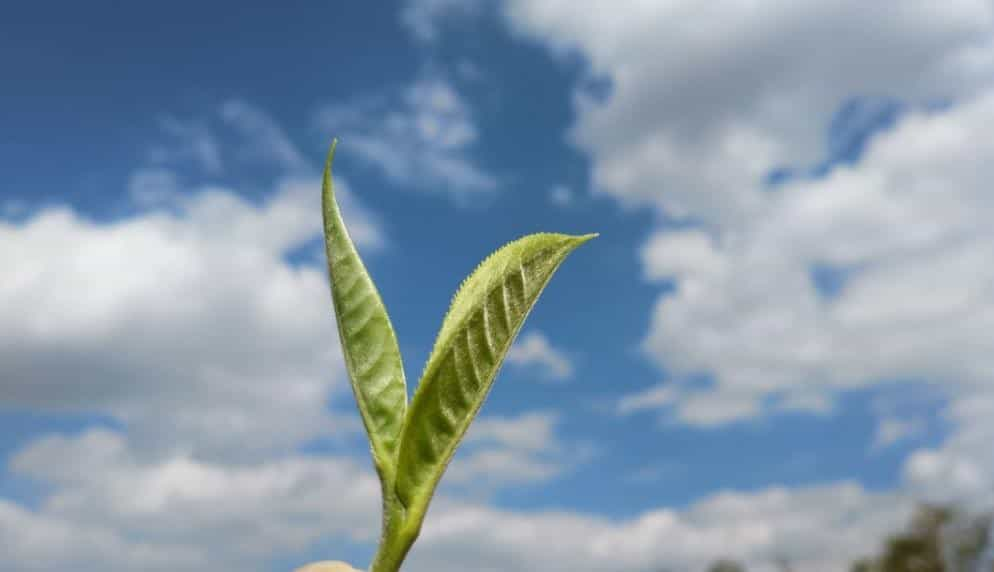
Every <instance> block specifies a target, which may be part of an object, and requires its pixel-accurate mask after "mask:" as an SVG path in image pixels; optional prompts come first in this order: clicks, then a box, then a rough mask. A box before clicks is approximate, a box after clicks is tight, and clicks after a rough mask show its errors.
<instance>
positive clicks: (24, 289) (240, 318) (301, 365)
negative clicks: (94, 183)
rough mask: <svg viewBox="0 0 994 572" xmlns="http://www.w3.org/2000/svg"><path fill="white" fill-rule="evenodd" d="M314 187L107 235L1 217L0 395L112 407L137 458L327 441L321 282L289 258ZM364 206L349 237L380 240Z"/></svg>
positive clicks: (206, 199)
mask: <svg viewBox="0 0 994 572" xmlns="http://www.w3.org/2000/svg"><path fill="white" fill-rule="evenodd" d="M319 188H320V186H319V184H318V181H317V180H310V181H302V180H287V181H285V182H284V183H282V184H280V185H279V187H278V189H277V191H276V192H275V193H274V194H273V195H272V196H271V197H270V198H269V199H268V200H267V201H266V202H265V203H264V204H262V205H259V206H257V205H253V204H250V203H248V202H246V201H244V200H243V199H241V198H240V197H239V196H237V195H236V194H234V193H233V192H231V191H228V190H225V189H220V188H213V189H205V190H202V191H200V192H197V193H194V194H189V195H184V196H183V197H182V198H180V199H178V201H179V202H178V203H176V204H173V205H172V206H173V207H174V210H173V211H171V212H169V213H167V212H165V211H158V210H152V211H147V212H145V213H143V214H141V215H139V216H136V217H134V218H130V219H124V220H121V221H119V222H115V223H112V224H106V225H103V224H97V223H93V222H90V221H88V220H86V219H84V218H82V217H81V216H79V215H78V214H76V213H75V212H73V211H72V210H70V209H67V208H64V207H58V208H49V209H45V210H42V211H40V212H38V213H36V214H35V215H34V216H32V217H31V218H29V219H27V220H26V221H24V222H23V223H20V224H13V223H2V222H0V255H2V256H3V259H4V260H6V261H8V264H9V269H8V272H7V275H6V277H5V279H4V280H3V281H2V284H0V319H2V321H3V324H4V328H3V329H2V331H0V363H2V365H0V370H2V373H0V377H2V378H3V379H4V383H3V384H0V401H3V403H5V404H6V405H8V406H11V407H21V408H28V409H37V410H49V411H67V410H74V411H82V412H103V413H107V414H109V415H111V416H113V417H115V418H117V419H119V420H120V421H122V422H124V423H125V424H126V426H127V428H128V432H129V433H128V434H129V437H130V438H132V439H136V440H137V441H136V442H138V443H140V444H142V447H141V449H142V450H145V451H151V450H154V449H158V448H172V447H187V448H189V450H190V451H191V452H192V453H194V454H196V455H199V456H207V457H208V458H219V457H223V458H234V457H242V456H254V455H257V454H266V453H270V452H272V451H274V450H280V449H282V448H285V447H287V446H290V445H294V444H296V443H299V442H300V441H301V440H304V439H307V438H309V437H313V436H316V435H319V434H326V433H327V432H329V431H331V430H332V428H333V424H332V422H331V420H330V418H329V417H328V416H327V414H326V412H325V403H326V400H327V399H328V397H329V395H330V392H331V391H332V389H333V388H334V387H336V383H340V382H339V381H336V380H341V379H342V365H341V359H340V355H339V352H338V350H337V348H336V345H335V340H336V339H337V335H336V332H335V326H334V320H333V318H332V315H331V314H330V311H331V310H330V306H329V305H328V303H329V298H328V296H329V295H328V291H327V282H326V278H325V274H324V272H323V270H322V269H321V268H320V267H316V268H315V267H299V268H294V267H291V266H289V265H288V264H287V263H286V262H285V261H284V259H283V257H284V255H285V254H287V253H288V252H290V251H292V250H293V249H294V248H297V247H298V246H300V245H303V244H306V243H307V242H308V241H311V240H313V239H315V238H316V237H318V236H320V228H321V226H320V225H321V221H320V207H319V204H320V199H319ZM341 191H342V192H343V195H345V196H347V195H348V191H347V187H346V186H345V185H344V184H343V185H341ZM349 200H350V201H351V199H349ZM354 206H355V205H354ZM361 212H362V211H361V210H357V209H354V208H353V209H352V213H351V214H350V219H349V220H350V227H351V228H352V229H353V230H354V233H353V235H354V236H355V237H356V239H357V240H359V241H360V246H362V245H365V246H367V247H369V246H375V245H376V244H378V242H379V241H380V240H381V239H380V233H379V231H378V230H377V228H376V226H375V224H374V223H372V222H370V221H369V220H363V218H362V217H361V216H356V215H361ZM322 310H323V311H322ZM339 387H341V386H339ZM165 428H169V430H168V431H166V430H164V429H165Z"/></svg>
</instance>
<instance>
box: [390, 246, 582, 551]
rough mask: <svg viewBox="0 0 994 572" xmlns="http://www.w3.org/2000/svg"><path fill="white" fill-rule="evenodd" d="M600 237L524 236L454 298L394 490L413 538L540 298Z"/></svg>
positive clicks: (407, 425) (407, 426)
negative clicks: (576, 253) (572, 258)
mask: <svg viewBox="0 0 994 572" xmlns="http://www.w3.org/2000/svg"><path fill="white" fill-rule="evenodd" d="M594 236H596V235H586V236H568V235H565V234H546V233H542V234H533V235H529V236H526V237H523V238H520V239H518V240H516V241H514V242H512V243H510V244H507V245H506V246H504V247H503V248H501V249H500V250H498V251H496V252H495V253H493V254H492V255H490V256H489V257H488V258H487V259H486V260H484V261H483V263H482V264H480V266H479V267H477V269H476V270H475V271H474V272H473V274H471V275H470V276H469V278H467V279H466V281H465V282H463V284H462V286H461V287H460V289H459V291H458V292H457V293H456V295H455V296H454V297H453V299H452V305H451V307H450V308H449V312H448V313H447V314H446V316H445V320H444V321H443V322H442V328H441V330H440V331H439V334H438V338H437V339H436V341H435V346H434V349H433V350H432V353H431V356H430V357H429V358H428V363H427V365H426V366H425V371H424V374H423V375H422V377H421V381H420V382H419V384H418V389H417V392H416V393H415V395H414V399H413V401H412V402H411V408H410V410H409V412H408V414H407V418H406V420H405V422H404V428H403V431H402V433H401V439H400V449H399V453H398V457H397V458H398V472H397V480H396V485H395V491H396V494H397V498H398V500H399V501H400V502H401V504H402V505H403V506H404V507H405V509H406V511H405V512H406V515H405V521H406V522H405V528H406V529H407V530H408V531H409V533H410V534H414V535H416V534H417V531H418V530H419V529H420V526H421V521H422V520H423V519H424V515H425V512H426V510H427V508H428V503H429V501H430V500H431V496H432V494H433V493H434V490H435V487H436V485H437V484H438V481H439V479H440V478H441V477H442V473H443V472H444V471H445V467H446V466H447V465H448V463H449V460H450V459H451V458H452V455H453V453H454V452H455V450H456V447H457V446H458V445H459V441H460V440H461V439H462V437H463V435H464V434H465V433H466V429H467V428H469V425H470V423H471V422H472V421H473V418H474V417H475V416H476V413H477V411H479V409H480V406H482V405H483V401H484V399H486V396H487V393H488V392H489V390H490V387H491V385H492V384H493V380H494V377H495V376H496V375H497V371H498V370H499V369H500V366H501V363H502V362H503V360H504V356H505V354H506V353H507V350H508V349H509V348H510V347H511V343H512V342H513V341H514V338H515V336H516V335H517V333H518V330H520V329H521V325H522V323H524V321H525V318H526V317H527V316H528V313H529V312H530V311H531V308H532V306H533V305H534V304H535V301H536V300H537V299H538V296H539V294H541V292H542V290H543V289H544V288H545V285H546V284H547V283H548V282H549V279H551V278H552V275H553V273H554V272H555V271H556V269H557V268H558V267H559V265H560V264H561V263H562V262H563V260H564V259H565V258H566V256H567V255H568V254H569V253H570V252H572V251H573V249H575V248H576V247H578V246H580V245H581V244H583V243H584V242H586V241H588V240H590V239H591V238H593V237H594Z"/></svg>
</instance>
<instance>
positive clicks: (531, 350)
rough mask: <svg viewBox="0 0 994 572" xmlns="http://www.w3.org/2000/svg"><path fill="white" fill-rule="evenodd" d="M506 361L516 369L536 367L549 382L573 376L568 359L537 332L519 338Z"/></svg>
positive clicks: (543, 335) (508, 353) (571, 366)
mask: <svg viewBox="0 0 994 572" xmlns="http://www.w3.org/2000/svg"><path fill="white" fill-rule="evenodd" d="M506 361H507V363H510V364H512V365H514V366H517V367H537V368H539V370H540V371H541V372H542V375H543V377H544V379H547V380H551V381H564V380H566V379H569V377H570V376H572V375H573V363H572V362H571V361H570V359H569V358H568V357H567V356H566V354H565V353H563V352H562V350H559V349H556V348H554V347H553V346H552V344H551V343H550V342H549V338H547V337H546V336H545V334H543V333H542V332H539V331H537V330H533V331H530V332H528V333H526V334H525V335H523V336H521V337H520V338H519V339H518V340H517V341H516V342H515V343H514V345H513V346H511V349H510V351H508V352H507V357H506Z"/></svg>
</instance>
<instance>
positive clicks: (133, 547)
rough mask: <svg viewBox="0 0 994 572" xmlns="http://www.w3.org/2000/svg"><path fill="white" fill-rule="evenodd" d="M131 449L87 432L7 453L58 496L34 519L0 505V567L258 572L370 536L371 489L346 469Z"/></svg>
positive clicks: (374, 513) (325, 463) (374, 516)
mask: <svg viewBox="0 0 994 572" xmlns="http://www.w3.org/2000/svg"><path fill="white" fill-rule="evenodd" d="M136 446H137V445H136V444H135V443H134V442H132V441H130V440H128V439H126V438H125V437H124V436H122V435H119V434H116V433H112V432H108V431H104V430H91V431H89V432H86V433H83V434H81V435H79V436H77V437H72V438H67V437H48V438H44V439H41V440H38V441H35V442H34V443H32V444H31V445H30V446H28V447H27V448H26V449H24V450H23V451H21V452H20V453H19V454H17V455H15V456H14V458H13V459H12V461H11V463H10V466H11V469H12V470H13V471H14V472H15V473H16V474H20V475H23V476H28V477H32V478H35V479H38V480H40V481H43V482H47V483H51V484H55V485H57V488H56V489H55V492H54V493H53V494H52V495H50V496H49V497H48V498H46V499H45V500H44V502H43V503H42V505H41V506H40V507H39V509H38V510H37V511H31V510H28V509H24V508H21V507H18V506H16V505H12V504H10V503H5V502H4V501H0V540H4V546H9V547H14V553H13V554H10V553H7V554H5V566H14V570H16V571H20V570H25V571H27V570H56V569H62V568H72V569H74V570H94V571H96V570H135V569H141V570H179V571H191V572H193V571H203V572H206V571H207V570H217V569H225V570H234V569H240V570H264V569H267V564H266V562H267V561H268V560H269V559H271V558H273V557H274V556H278V555H286V554H291V555H292V554H293V553H295V552H297V551H301V550H303V549H304V548H306V547H307V546H308V545H309V544H311V543H313V542H316V541H318V540H320V539H322V538H324V537H327V536H331V537H341V538H350V539H352V540H353V541H361V542H369V541H371V540H373V539H374V538H375V537H376V534H377V531H378V527H379V523H378V522H377V520H378V508H379V483H378V482H377V481H376V478H375V476H373V475H372V474H371V472H370V471H368V470H360V469H359V468H358V467H357V466H356V464H355V463H354V462H352V461H348V460H344V459H335V458H331V459H325V458H319V457H312V458H304V457H289V458H284V459H275V460H274V459H270V460H267V461H265V462H261V463H249V464H239V465H228V464H218V463H212V462H207V461H201V460H196V459H194V458H192V457H190V456H189V455H187V454H184V453H179V454H173V455H168V456H163V457H160V458H158V459H154V460H148V459H145V455H144V454H140V453H138V452H137V451H136V450H135V447H136ZM7 540H10V542H7ZM5 569H9V568H5Z"/></svg>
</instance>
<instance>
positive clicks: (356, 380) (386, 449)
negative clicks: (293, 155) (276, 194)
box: [322, 141, 407, 489]
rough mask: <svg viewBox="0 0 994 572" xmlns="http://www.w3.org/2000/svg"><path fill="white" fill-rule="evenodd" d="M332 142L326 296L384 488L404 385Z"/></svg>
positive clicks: (327, 171)
mask: <svg viewBox="0 0 994 572" xmlns="http://www.w3.org/2000/svg"><path fill="white" fill-rule="evenodd" d="M336 143H337V141H336V142H335V143H332V145H331V150H330V151H329V152H328V160H327V162H326V163H325V168H324V181H323V186H322V207H323V209H322V210H323V212H324V235H325V247H326V251H327V255H328V273H329V275H330V277H331V297H332V301H333V303H334V306H335V318H336V320H337V322H338V336H339V339H340V340H341V342H342V350H343V352H344V354H345V365H346V368H347V369H348V372H349V377H350V378H351V381H352V390H353V392H354V393H355V398H356V402H357V403H358V405H359V412H360V413H361V414H362V422H363V424H364V425H365V426H366V432H367V433H368V434H369V441H370V445H371V449H372V454H373V463H374V464H375V465H376V470H377V472H378V473H379V475H380V479H381V480H382V481H383V482H384V485H385V489H386V488H389V487H392V485H393V481H394V476H395V474H396V467H397V446H398V440H399V438H400V431H401V427H402V426H403V422H404V415H405V413H406V410H407V385H406V383H405V381H404V366H403V363H402V361H401V357H400V348H398V346H397V337H396V335H395V334H394V331H393V326H392V325H391V324H390V318H389V317H388V316H387V311H386V308H385V307H384V306H383V301H382V300H381V299H380V294H379V292H377V290H376V286H375V285H374V284H373V280H372V279H371V278H370V277H369V273H368V272H366V267H365V266H364V265H363V263H362V260H361V259H360V258H359V253H358V252H356V249H355V245H353V244H352V239H351V238H350V237H349V233H348V231H347V230H346V228H345V223H344V222H343V221H342V215H341V213H340V212H339V209H338V204H337V202H336V201H335V190H334V182H333V181H332V178H331V163H332V160H333V159H334V156H335V145H336Z"/></svg>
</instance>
